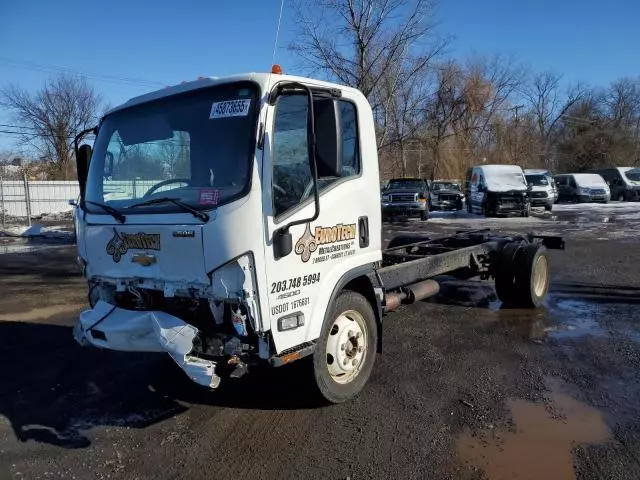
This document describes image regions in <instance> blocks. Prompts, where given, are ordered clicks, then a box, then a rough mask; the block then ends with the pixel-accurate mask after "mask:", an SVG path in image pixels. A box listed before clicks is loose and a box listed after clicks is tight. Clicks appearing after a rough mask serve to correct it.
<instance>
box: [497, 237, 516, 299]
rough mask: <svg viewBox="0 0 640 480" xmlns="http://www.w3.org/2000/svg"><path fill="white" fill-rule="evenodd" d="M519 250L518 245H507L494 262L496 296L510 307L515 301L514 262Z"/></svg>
mask: <svg viewBox="0 0 640 480" xmlns="http://www.w3.org/2000/svg"><path fill="white" fill-rule="evenodd" d="M519 250H520V244H519V243H515V242H514V243H508V244H506V245H505V246H504V248H503V249H502V250H501V251H500V252H499V254H498V258H497V260H496V268H495V273H494V276H495V287H496V295H498V299H499V300H500V301H501V302H502V303H504V304H506V305H511V304H513V303H514V302H515V301H516V296H517V291H516V284H515V270H514V262H515V257H516V255H517V254H518V251H519Z"/></svg>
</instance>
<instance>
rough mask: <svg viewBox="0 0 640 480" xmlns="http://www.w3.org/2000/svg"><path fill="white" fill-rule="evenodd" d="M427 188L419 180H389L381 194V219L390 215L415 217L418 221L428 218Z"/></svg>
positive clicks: (422, 181)
mask: <svg viewBox="0 0 640 480" xmlns="http://www.w3.org/2000/svg"><path fill="white" fill-rule="evenodd" d="M428 196H429V186H428V185H427V182H426V181H425V180H423V179H420V178H394V179H392V180H389V183H388V184H387V188H386V189H385V190H384V191H383V192H382V217H383V219H385V218H388V217H390V216H392V215H406V216H417V217H420V220H427V219H428V218H429V205H428V203H427V197H428Z"/></svg>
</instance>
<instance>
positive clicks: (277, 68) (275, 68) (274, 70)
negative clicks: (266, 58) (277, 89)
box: [271, 64, 282, 75]
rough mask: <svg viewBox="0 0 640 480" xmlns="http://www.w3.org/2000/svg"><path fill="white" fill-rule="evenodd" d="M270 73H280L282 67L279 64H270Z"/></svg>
mask: <svg viewBox="0 0 640 480" xmlns="http://www.w3.org/2000/svg"><path fill="white" fill-rule="evenodd" d="M271 73H275V74H276V75H282V67H281V66H280V65H277V64H275V65H272V66H271Z"/></svg>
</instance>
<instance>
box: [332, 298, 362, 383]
mask: <svg viewBox="0 0 640 480" xmlns="http://www.w3.org/2000/svg"><path fill="white" fill-rule="evenodd" d="M367 341H368V334H367V327H366V324H365V321H364V318H363V317H362V315H361V314H360V313H358V312H356V311H355V310H347V311H346V312H343V313H341V314H340V315H338V316H337V317H336V319H335V320H334V321H333V323H332V325H331V328H329V334H328V336H327V345H326V363H327V370H328V371H329V375H331V378H332V379H333V381H334V382H336V383H339V384H342V385H344V384H347V383H350V382H352V381H353V380H354V379H355V378H356V377H357V376H358V375H359V374H360V371H361V370H362V365H364V362H365V360H366V357H367Z"/></svg>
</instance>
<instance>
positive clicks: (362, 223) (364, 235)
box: [358, 217, 369, 248]
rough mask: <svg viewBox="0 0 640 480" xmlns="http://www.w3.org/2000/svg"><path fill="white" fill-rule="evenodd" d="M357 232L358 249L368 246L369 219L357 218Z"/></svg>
mask: <svg viewBox="0 0 640 480" xmlns="http://www.w3.org/2000/svg"><path fill="white" fill-rule="evenodd" d="M358 232H359V237H360V248H366V247H368V246H369V217H360V218H358Z"/></svg>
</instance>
